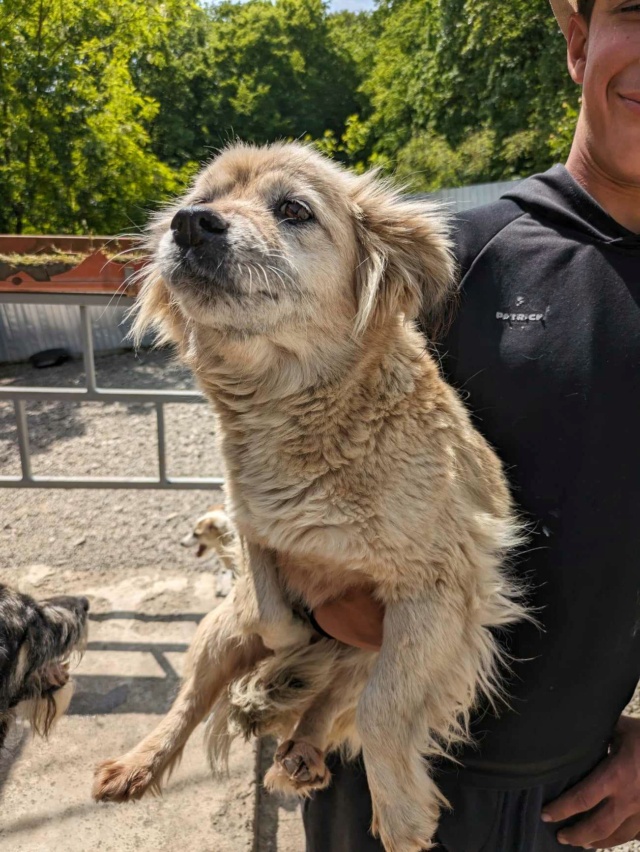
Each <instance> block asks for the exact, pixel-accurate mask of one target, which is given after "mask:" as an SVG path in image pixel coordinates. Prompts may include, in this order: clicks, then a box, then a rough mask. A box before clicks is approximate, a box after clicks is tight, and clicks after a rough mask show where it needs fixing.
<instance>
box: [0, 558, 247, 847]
mask: <svg viewBox="0 0 640 852" xmlns="http://www.w3.org/2000/svg"><path fill="white" fill-rule="evenodd" d="M20 580H21V582H20V583H19V585H20V587H21V588H22V589H23V590H24V591H27V592H30V593H32V594H36V595H38V596H40V595H46V594H50V593H51V592H53V591H56V590H59V589H60V585H61V584H60V581H59V577H56V575H55V573H53V572H49V571H47V570H44V569H43V568H41V567H38V568H34V569H32V570H31V571H28V572H25V574H23V575H22V577H21V578H20ZM64 590H65V591H66V592H67V593H69V594H80V593H82V594H86V595H87V596H88V597H89V599H90V601H91V613H90V622H89V644H88V648H87V651H86V653H85V655H84V657H83V659H82V660H81V662H80V663H79V665H78V666H77V668H76V669H75V671H74V680H75V681H76V693H75V695H74V698H73V701H72V704H71V707H70V711H69V715H68V716H66V717H65V718H63V719H62V720H61V721H60V723H59V725H58V727H57V729H56V730H55V731H54V732H53V733H52V735H51V737H50V739H49V741H48V742H43V741H42V740H39V739H34V740H32V739H31V737H30V735H27V734H26V731H24V734H25V735H24V736H23V737H21V736H19V735H20V734H21V733H22V729H20V728H19V729H17V730H16V732H15V734H14V736H13V744H12V746H11V748H9V749H7V751H6V753H5V754H4V756H3V758H2V760H0V852H52V850H56V852H57V850H64V852H94V850H95V852H133V851H134V850H135V852H174V850H182V849H183V848H184V849H188V850H189V852H251V850H252V849H253V823H254V808H255V780H254V778H255V775H254V773H255V756H254V750H253V748H252V747H251V746H248V745H244V744H239V745H238V746H237V747H236V748H235V749H234V750H233V752H232V757H231V764H230V775H229V777H228V778H226V779H224V780H222V781H217V780H214V779H213V778H212V776H211V773H210V771H209V767H208V764H207V760H206V756H205V752H204V748H203V744H202V731H201V730H198V731H196V733H195V734H194V736H193V737H192V738H191V741H190V742H189V743H188V745H187V748H186V749H185V753H184V757H183V760H182V762H181V764H180V766H179V767H178V769H177V770H176V772H175V773H174V776H173V777H172V778H171V780H170V781H169V782H168V784H167V785H166V790H165V794H164V796H163V797H161V798H159V799H154V798H149V799H145V800H143V801H142V802H139V803H136V804H131V805H104V804H100V805H98V804H96V803H94V802H93V801H92V800H91V798H90V791H91V784H92V776H93V769H94V766H95V764H96V763H97V762H99V761H100V760H103V759H105V758H109V757H117V756H118V755H119V754H122V753H123V752H125V751H127V750H128V749H130V748H131V747H132V746H134V745H135V743H136V742H138V740H139V739H141V738H142V737H143V736H144V735H146V734H147V733H149V732H150V731H151V730H152V729H153V727H154V726H155V725H156V724H157V722H158V721H159V719H160V718H161V716H162V715H163V714H164V713H165V712H166V710H167V709H168V707H169V706H170V704H171V702H172V700H173V697H174V696H175V693H176V691H177V689H178V686H179V679H180V674H181V671H182V668H183V665H184V658H185V654H186V651H187V648H188V646H189V643H190V641H191V639H192V637H193V634H194V633H195V631H196V629H197V625H198V622H199V621H200V619H201V618H202V616H203V615H204V613H206V612H207V611H208V610H209V609H210V608H212V607H213V606H215V605H217V604H218V603H219V599H218V600H216V598H215V590H214V578H213V577H212V576H211V575H209V574H202V573H189V572H184V573H180V574H178V573H177V572H175V573H174V572H171V571H166V570H152V569H148V570H147V571H137V572H129V571H126V569H125V570H122V569H120V570H115V571H114V572H113V574H112V576H111V577H110V578H109V580H108V581H107V582H103V583H101V584H95V582H91V576H90V574H89V573H88V572H87V573H84V574H81V572H78V571H74V572H73V573H72V574H70V575H69V576H68V577H67V578H66V580H65V583H64Z"/></svg>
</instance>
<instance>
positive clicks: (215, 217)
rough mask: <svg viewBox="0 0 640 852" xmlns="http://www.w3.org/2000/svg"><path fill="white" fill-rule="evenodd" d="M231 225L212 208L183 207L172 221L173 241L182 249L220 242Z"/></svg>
mask: <svg viewBox="0 0 640 852" xmlns="http://www.w3.org/2000/svg"><path fill="white" fill-rule="evenodd" d="M228 228H229V223H228V222H227V221H226V219H224V218H223V217H222V216H220V214H219V213H216V212H215V211H214V210H212V209H211V208H210V207H202V206H198V205H196V206H194V207H183V208H182V210H178V212H177V213H176V215H175V216H174V217H173V219H172V220H171V230H172V231H173V239H174V240H175V241H176V243H177V244H178V245H179V246H180V248H190V247H191V246H198V245H200V244H201V243H208V242H212V241H220V240H221V239H224V238H225V236H226V232H227V230H228Z"/></svg>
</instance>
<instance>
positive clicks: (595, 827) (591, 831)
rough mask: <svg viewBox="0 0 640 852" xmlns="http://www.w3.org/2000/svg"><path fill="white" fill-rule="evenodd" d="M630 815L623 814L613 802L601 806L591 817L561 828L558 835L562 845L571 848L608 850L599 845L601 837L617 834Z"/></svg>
mask: <svg viewBox="0 0 640 852" xmlns="http://www.w3.org/2000/svg"><path fill="white" fill-rule="evenodd" d="M627 816H628V813H626V814H625V813H621V812H620V810H619V808H617V807H616V806H615V804H614V803H613V801H609V802H607V803H606V804H603V805H601V806H600V807H599V808H597V809H596V810H595V811H594V812H593V813H592V814H589V816H585V817H583V819H581V820H579V821H578V822H577V823H576V824H575V825H571V826H568V827H567V828H561V829H560V831H559V832H558V834H557V838H558V840H559V841H560V843H567V844H570V845H571V846H587V847H592V848H606V844H605V846H599V845H596V844H598V842H599V840H600V838H601V837H610V836H612V835H613V834H615V833H616V832H617V831H618V830H619V828H620V826H621V825H622V824H623V823H624V821H625V820H626V818H627Z"/></svg>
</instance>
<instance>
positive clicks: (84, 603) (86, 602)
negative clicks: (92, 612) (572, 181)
mask: <svg viewBox="0 0 640 852" xmlns="http://www.w3.org/2000/svg"><path fill="white" fill-rule="evenodd" d="M78 600H79V601H80V605H81V606H82V609H83V610H84V611H85V612H89V608H90V606H91V604H90V603H89V598H85V597H79V598H78Z"/></svg>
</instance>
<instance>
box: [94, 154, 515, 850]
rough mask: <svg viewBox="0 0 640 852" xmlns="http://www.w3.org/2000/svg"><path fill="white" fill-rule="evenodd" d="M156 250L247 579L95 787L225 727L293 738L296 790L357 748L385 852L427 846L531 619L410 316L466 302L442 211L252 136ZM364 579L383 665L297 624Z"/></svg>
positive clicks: (313, 785)
mask: <svg viewBox="0 0 640 852" xmlns="http://www.w3.org/2000/svg"><path fill="white" fill-rule="evenodd" d="M179 211H181V212H179ZM191 228H194V229H196V231H195V232H193V233H192V232H191V231H190V230H189V229H191ZM198 229H200V230H198ZM194 234H195V236H194ZM150 250H151V256H152V258H151V263H150V265H149V266H148V267H147V269H146V272H145V281H144V285H143V289H142V293H141V297H140V304H139V314H138V320H137V327H138V330H139V331H141V330H142V329H143V328H145V327H146V326H147V325H148V324H149V323H151V324H154V325H155V326H156V328H158V329H159V332H160V335H161V337H162V339H164V340H171V341H173V342H174V343H176V344H177V346H178V349H179V351H180V354H181V356H182V358H183V359H184V360H185V361H186V363H187V364H189V365H190V367H191V368H192V370H193V372H194V374H195V375H196V376H197V378H198V380H199V382H200V385H201V387H202V388H203V390H204V392H205V393H206V394H207V396H208V397H209V399H210V400H211V403H212V405H213V407H214V409H215V411H216V414H217V417H218V423H219V429H220V434H221V442H222V451H223V457H224V461H225V466H226V474H227V508H228V511H229V514H230V516H231V518H232V521H233V523H234V525H235V527H236V528H237V531H238V540H237V554H236V557H235V561H236V564H237V566H238V579H237V582H236V586H235V589H234V592H233V594H232V595H231V596H230V597H229V598H228V599H227V600H226V601H225V603H224V604H222V605H221V606H220V607H219V608H218V609H217V610H215V611H214V612H212V613H211V614H209V615H208V616H207V617H206V618H205V619H204V620H203V622H202V623H201V625H200V627H199V629H198V632H197V634H196V637H195V640H194V642H193V644H192V647H191V649H190V653H189V659H188V666H187V671H186V674H185V678H184V682H183V686H182V689H181V692H180V694H179V696H178V698H177V699H176V702H175V704H174V706H173V708H172V709H171V711H170V712H169V714H168V716H167V717H166V718H165V719H164V720H163V721H162V722H161V723H160V725H159V727H158V728H157V729H156V731H154V732H153V733H152V734H151V735H150V736H149V737H147V738H146V739H145V740H144V741H143V742H142V743H140V744H139V745H138V746H137V747H136V748H134V749H133V750H132V751H130V752H129V753H128V754H126V755H124V756H123V757H122V758H120V759H118V760H115V761H108V762H106V763H105V764H103V765H102V766H101V767H99V768H98V771H97V774H96V780H95V785H94V796H95V797H96V798H97V799H106V800H124V799H131V798H138V797H139V796H141V795H142V794H143V793H144V792H145V790H147V789H151V790H155V791H157V790H158V789H159V785H160V781H161V779H162V777H163V775H164V774H165V773H166V772H168V771H169V770H170V768H171V766H172V765H173V764H174V763H175V760H176V759H177V758H178V757H179V754H180V752H181V749H182V747H183V746H184V743H185V742H186V740H187V738H188V737H189V735H190V733H191V732H192V730H193V729H194V727H195V726H196V725H197V724H198V723H199V722H200V721H201V720H202V719H203V718H204V716H205V715H207V714H210V719H209V742H210V746H211V750H212V753H213V757H214V761H215V760H218V759H223V758H224V756H225V755H226V754H227V753H228V747H229V741H230V739H231V738H232V736H233V735H234V733H236V732H238V731H240V732H242V733H245V734H253V733H264V732H266V731H277V732H278V733H280V734H281V736H283V737H284V742H283V743H282V745H281V747H280V749H279V750H278V753H277V755H276V762H275V764H274V766H273V767H272V768H271V770H270V771H269V773H268V775H267V777H266V783H267V785H268V786H270V787H271V788H277V789H280V790H285V791H288V792H291V793H296V794H298V795H306V794H308V793H309V792H310V791H311V790H313V789H317V788H319V787H322V786H325V785H326V784H327V783H328V781H329V776H328V772H327V770H326V767H325V765H324V755H325V754H326V752H327V751H328V750H330V749H335V748H341V747H345V746H346V747H347V748H349V749H351V750H359V749H362V752H363V756H364V760H365V764H366V768H367V776H368V780H369V786H370V789H371V795H372V800H373V812H374V822H373V829H374V831H377V832H378V833H379V835H380V837H381V839H382V842H383V844H384V846H385V848H386V849H387V851H388V852H417V850H421V849H425V848H428V847H429V846H430V845H431V842H432V839H433V836H434V833H435V830H436V827H437V821H438V815H439V809H440V806H441V803H442V797H441V795H440V793H439V791H438V790H437V788H436V786H435V784H434V782H433V781H432V780H431V778H430V775H429V772H428V758H429V757H431V756H433V755H440V754H443V753H447V752H448V750H449V748H450V746H451V745H452V744H453V743H455V742H458V741H460V740H464V739H465V738H466V737H467V723H468V719H469V714H470V712H471V710H472V708H473V707H474V705H475V704H476V702H477V700H478V698H479V696H481V695H488V696H495V694H496V691H497V690H498V689H499V687H498V682H499V680H498V662H499V659H500V651H499V646H498V644H497V641H496V637H495V630H494V629H495V628H500V627H503V626H505V625H509V624H511V623H512V622H513V621H514V620H516V619H518V618H521V617H523V615H524V610H523V608H522V606H521V603H520V600H519V597H518V593H517V591H516V589H515V587H514V584H513V582H512V581H511V580H510V579H509V578H508V577H507V576H506V574H505V572H504V570H502V568H501V566H502V565H503V563H504V558H505V555H506V554H507V553H508V552H509V550H510V548H512V547H513V546H514V545H515V544H516V543H517V542H518V541H519V540H520V538H521V529H520V527H519V524H518V522H517V520H516V518H515V515H514V511H513V508H512V504H511V500H510V496H509V493H508V489H507V486H506V483H505V479H504V475H503V472H502V469H501V466H500V463H499V461H498V460H497V458H496V456H495V454H494V453H493V452H492V450H491V449H490V448H489V446H488V445H487V443H486V442H485V441H484V439H483V438H482V437H481V436H480V435H479V434H478V433H477V432H476V430H475V429H474V428H473V426H472V424H471V421H470V418H469V416H468V414H467V412H466V411H465V409H464V406H463V405H462V403H461V402H460V400H459V399H458V397H457V395H456V394H455V393H454V391H453V390H452V389H451V388H450V387H448V386H447V385H446V383H445V382H444V381H443V379H442V378H441V376H440V375H439V372H438V368H437V366H436V364H435V363H434V362H433V360H432V358H431V357H430V356H429V354H428V353H427V352H426V351H425V346H424V341H423V339H422V338H421V336H420V335H419V334H418V332H417V331H416V330H415V328H414V326H413V323H412V322H411V318H412V317H415V316H416V315H417V313H418V310H419V309H420V307H421V306H422V307H423V308H425V309H427V310H430V311H431V313H432V314H433V313H434V312H437V309H438V306H439V305H441V304H443V303H444V302H445V301H446V300H447V298H448V296H449V294H450V293H451V291H452V281H453V278H454V264H453V260H452V256H451V252H450V247H449V242H448V237H447V231H446V226H445V223H444V220H443V218H442V216H441V215H439V214H438V212H437V211H435V210H434V208H433V207H432V206H431V205H429V203H427V202H425V201H421V200H409V199H406V198H403V197H402V196H401V195H400V194H399V193H398V192H397V191H395V190H393V189H392V188H391V187H390V186H389V185H388V184H387V183H386V182H384V181H382V180H381V179H380V178H379V176H378V175H376V174H367V175H363V176H355V175H353V174H351V173H349V172H347V171H346V170H344V169H342V168H340V167H338V166H337V165H336V164H334V163H331V162H330V161H328V160H327V159H325V158H323V157H321V156H320V155H319V154H317V153H316V152H314V151H313V150H312V149H310V148H308V147H305V146H301V145H289V144H277V145H272V146H268V147H265V148H255V147H251V146H245V145H236V146H232V147H231V148H230V149H229V150H226V151H224V152H223V153H222V154H221V155H220V156H219V157H218V158H216V159H215V160H214V161H213V162H212V163H211V164H210V165H209V166H208V167H207V168H206V169H205V170H204V171H203V172H202V173H201V174H200V175H199V176H198V178H197V180H196V182H195V184H194V186H193V188H192V190H191V191H190V192H189V193H188V194H187V195H186V197H185V198H183V199H181V200H180V201H179V202H178V204H177V205H175V206H174V207H172V208H171V209H169V210H168V211H165V212H164V213H163V214H161V215H160V216H159V217H158V219H157V221H156V222H155V223H154V224H153V225H152V227H151V231H150ZM354 587H361V588H363V589H368V590H370V591H371V593H372V594H374V595H375V596H376V597H377V598H378V600H379V601H380V602H381V603H382V604H383V605H384V607H385V612H386V614H385V619H384V641H383V645H382V649H381V651H380V652H379V653H378V654H374V653H371V652H366V651H361V650H358V649H355V648H346V647H344V646H341V645H339V644H338V643H337V642H332V641H329V640H327V639H320V638H319V637H318V636H317V635H316V634H314V632H313V630H312V629H311V628H310V627H309V625H308V623H307V622H305V620H304V618H301V617H300V616H299V613H300V612H301V611H302V610H304V609H305V608H309V609H313V608H315V607H317V606H319V605H320V604H322V603H324V602H326V601H328V600H331V599H332V598H334V597H338V596H340V595H341V594H342V593H344V592H346V591H348V590H349V589H353V588H354Z"/></svg>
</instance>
